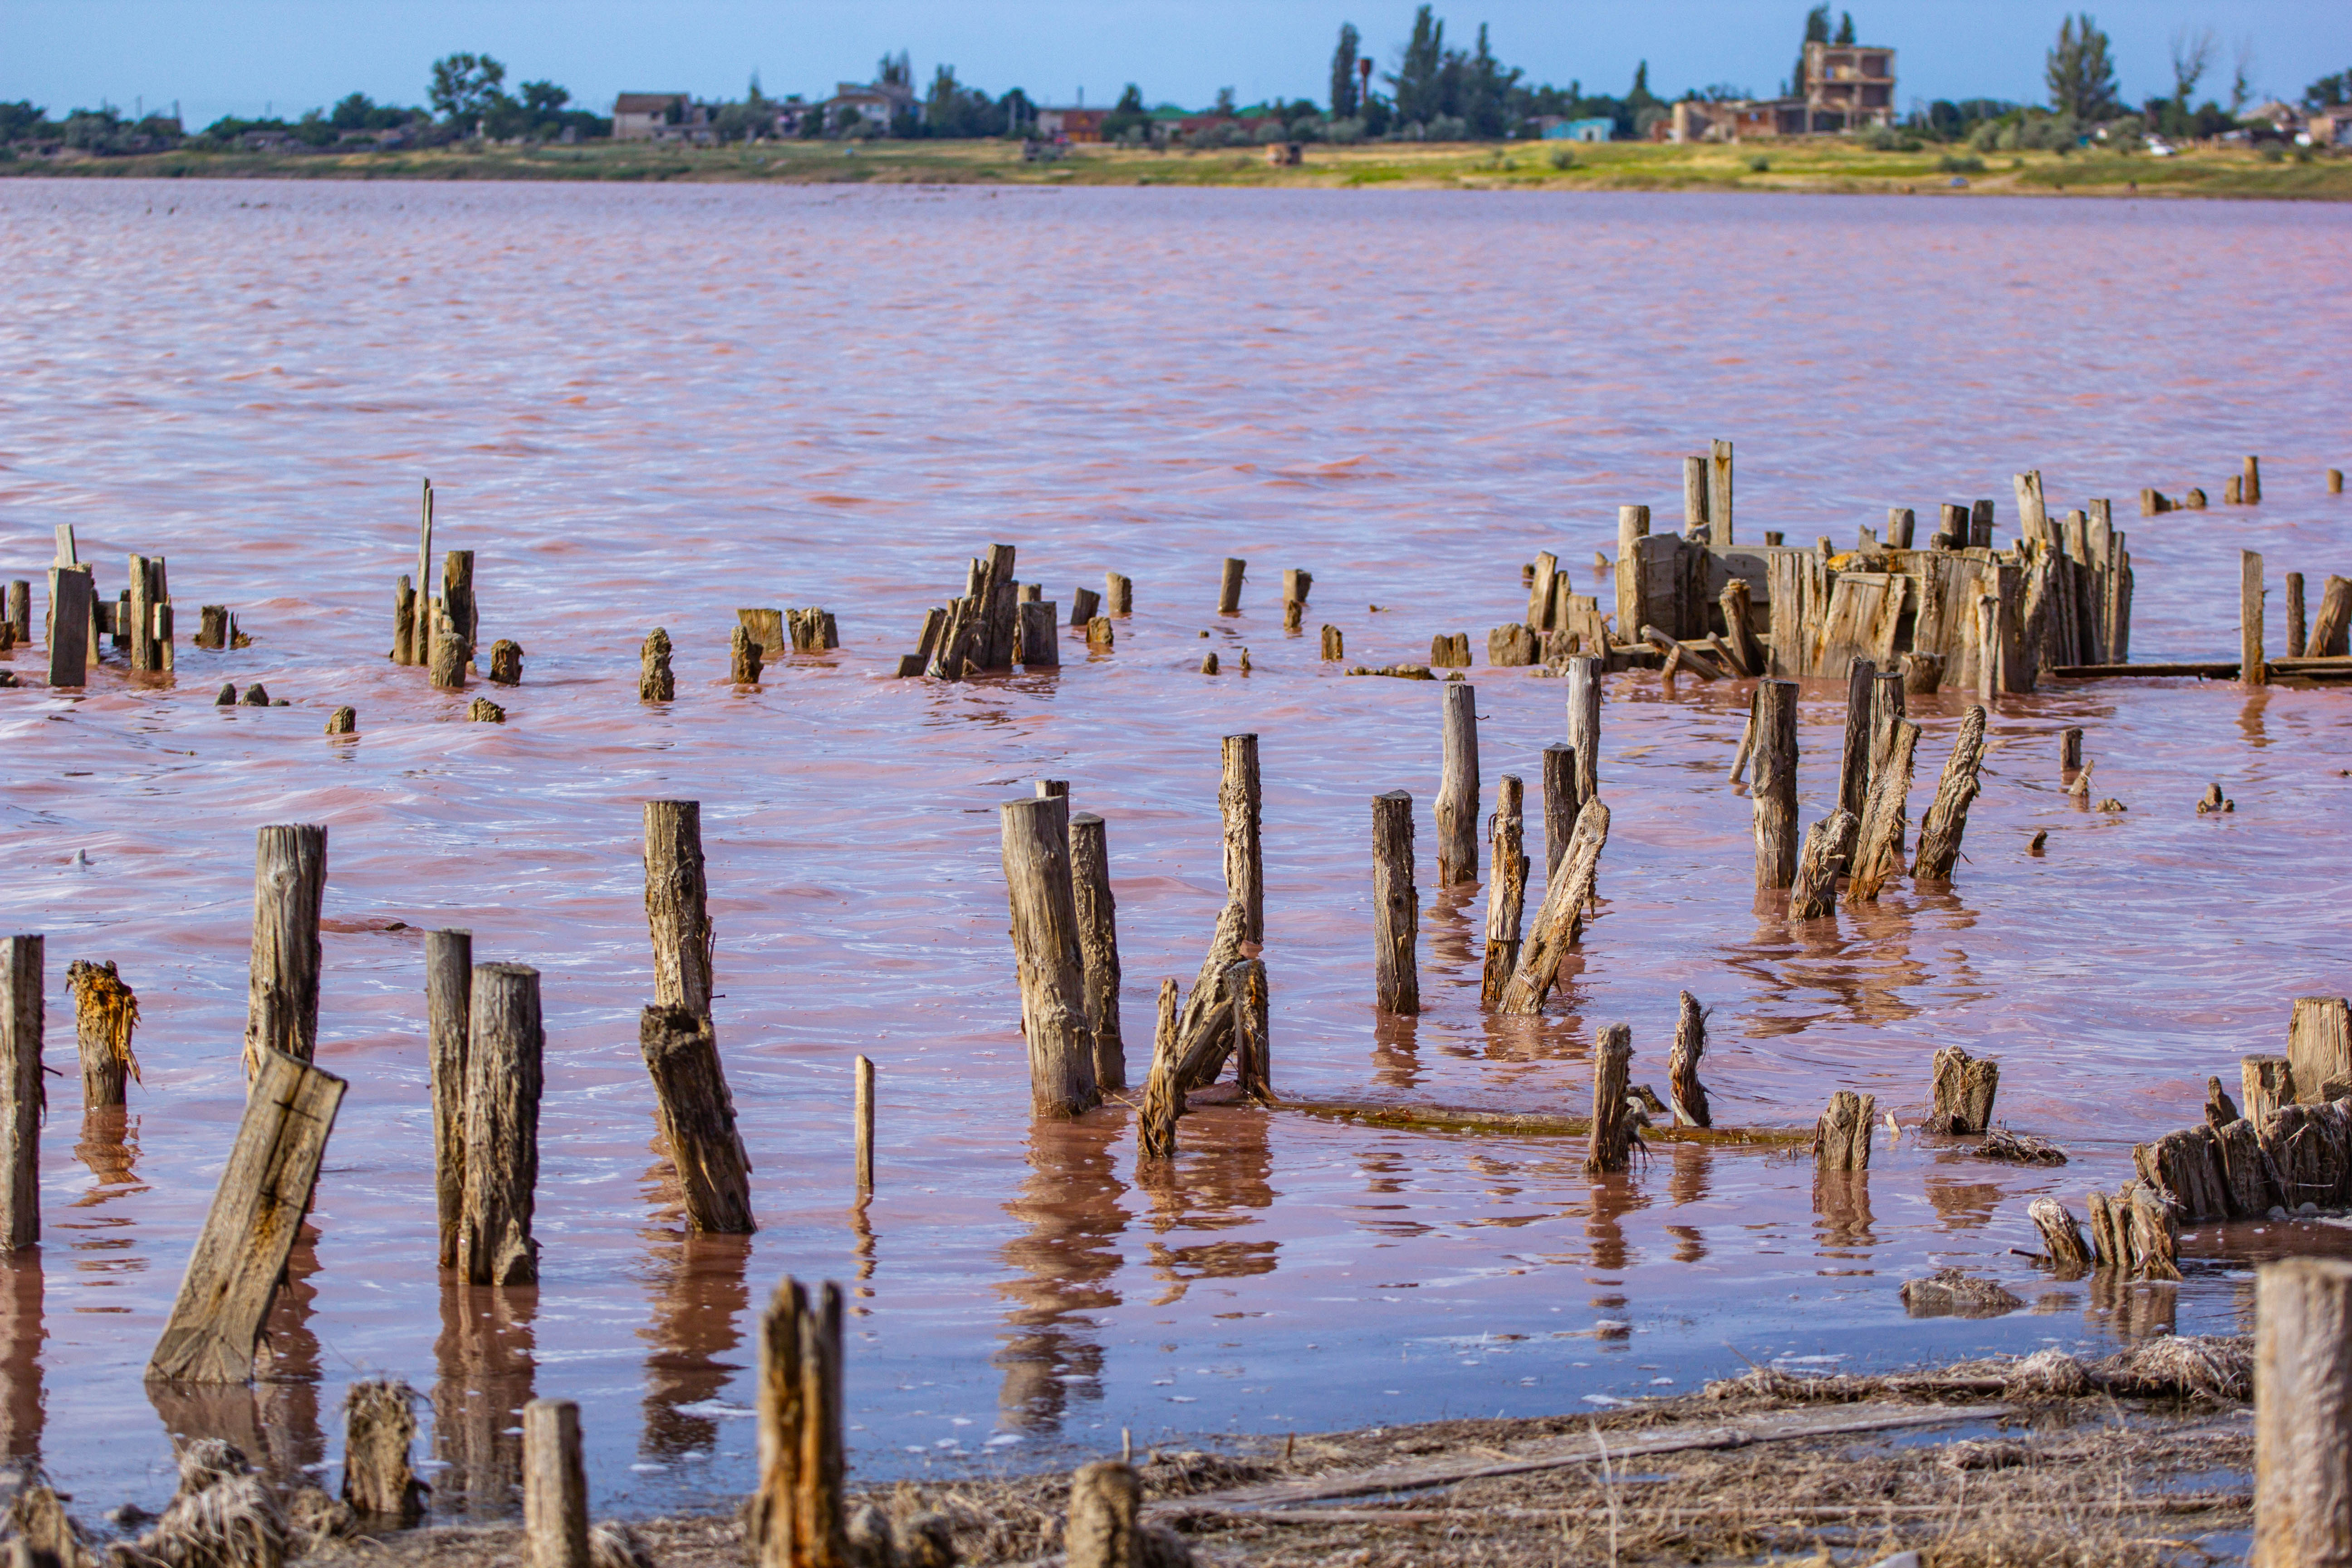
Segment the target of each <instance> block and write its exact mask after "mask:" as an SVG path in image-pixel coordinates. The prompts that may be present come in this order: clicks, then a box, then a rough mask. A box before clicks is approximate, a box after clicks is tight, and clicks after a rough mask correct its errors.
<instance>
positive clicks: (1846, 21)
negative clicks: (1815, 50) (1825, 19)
mask: <svg viewBox="0 0 2352 1568" xmlns="http://www.w3.org/2000/svg"><path fill="white" fill-rule="evenodd" d="M1837 41H1838V42H1839V43H1841V44H1850V43H1853V12H1851V11H1841V12H1839V13H1838V32H1837Z"/></svg>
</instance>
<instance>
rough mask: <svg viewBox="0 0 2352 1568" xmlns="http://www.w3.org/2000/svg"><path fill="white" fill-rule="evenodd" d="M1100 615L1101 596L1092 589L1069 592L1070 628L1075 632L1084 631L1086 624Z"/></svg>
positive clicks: (1075, 589)
mask: <svg viewBox="0 0 2352 1568" xmlns="http://www.w3.org/2000/svg"><path fill="white" fill-rule="evenodd" d="M1100 614H1102V595H1100V594H1097V593H1096V592H1095V591H1094V590H1093V589H1092V588H1073V589H1071V590H1070V625H1071V626H1073V627H1074V628H1076V630H1079V631H1084V630H1086V628H1087V626H1088V624H1089V623H1091V622H1092V621H1093V620H1094V618H1095V617H1096V616H1098V615H1100Z"/></svg>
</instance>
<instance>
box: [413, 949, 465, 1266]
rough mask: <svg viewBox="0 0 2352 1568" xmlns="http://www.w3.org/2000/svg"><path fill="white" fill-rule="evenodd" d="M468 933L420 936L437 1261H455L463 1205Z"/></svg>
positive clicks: (442, 1262)
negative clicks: (438, 1226)
mask: <svg viewBox="0 0 2352 1568" xmlns="http://www.w3.org/2000/svg"><path fill="white" fill-rule="evenodd" d="M473 1007H474V933H473V932H472V931H430V932H428V933H426V935H425V1040H426V1047H425V1048H426V1056H427V1059H428V1061H429V1064H430V1068H429V1070H430V1072H431V1075H432V1080H433V1192H434V1199H435V1203H436V1206H437V1208H438V1211H439V1215H440V1224H441V1250H440V1260H441V1267H442V1268H455V1267H456V1266H457V1233H458V1231H459V1229H460V1227H461V1226H462V1224H463V1221H464V1216H465V1209H466V1081H467V1080H466V1055H467V1053H466V1039H467V1032H468V1031H469V1030H470V1028H471V1027H472V1024H473Z"/></svg>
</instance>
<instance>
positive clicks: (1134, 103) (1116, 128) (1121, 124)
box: [1102, 82, 1151, 142]
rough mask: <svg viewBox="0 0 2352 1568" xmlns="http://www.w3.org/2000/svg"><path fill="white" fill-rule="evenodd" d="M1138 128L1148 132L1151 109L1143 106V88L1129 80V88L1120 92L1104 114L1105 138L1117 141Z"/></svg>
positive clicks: (1107, 140) (1103, 130)
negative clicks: (1115, 101) (1109, 109)
mask: <svg viewBox="0 0 2352 1568" xmlns="http://www.w3.org/2000/svg"><path fill="white" fill-rule="evenodd" d="M1138 129H1140V130H1143V131H1146V132H1149V131H1150V129H1151V111H1150V110H1148V109H1146V108H1144V107H1143V89H1141V88H1139V87H1138V86H1136V85H1135V83H1133V82H1129V83H1128V84H1127V90H1126V91H1125V92H1122V93H1120V94H1119V95H1118V102H1117V103H1116V104H1113V105H1112V106H1111V111H1110V112H1109V113H1108V114H1106V115H1104V116H1103V123H1102V134H1103V140H1104V141H1106V142H1116V141H1118V140H1119V139H1120V138H1121V137H1123V136H1125V135H1126V134H1127V133H1128V132H1130V131H1135V130H1138Z"/></svg>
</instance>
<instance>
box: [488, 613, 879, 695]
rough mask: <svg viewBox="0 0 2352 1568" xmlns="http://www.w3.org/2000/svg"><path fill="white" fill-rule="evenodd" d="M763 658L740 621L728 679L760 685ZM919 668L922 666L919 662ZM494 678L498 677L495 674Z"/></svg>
mask: <svg viewBox="0 0 2352 1568" xmlns="http://www.w3.org/2000/svg"><path fill="white" fill-rule="evenodd" d="M499 646H500V647H505V646H506V645H505V644H503V643H501V644H499ZM761 658H762V655H761V651H760V642H759V639H758V638H757V637H753V636H752V635H751V627H749V626H743V625H741V624H740V623H738V624H737V626H736V627H735V630H734V631H733V632H732V633H731V634H730V636H729V637H728V642H727V666H728V668H727V674H728V679H730V680H732V681H733V682H734V683H735V684H736V685H738V686H757V685H759V684H760V670H761ZM917 668H921V666H920V663H919V662H918V664H917ZM492 679H496V677H495V675H494V676H493V677H492Z"/></svg>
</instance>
